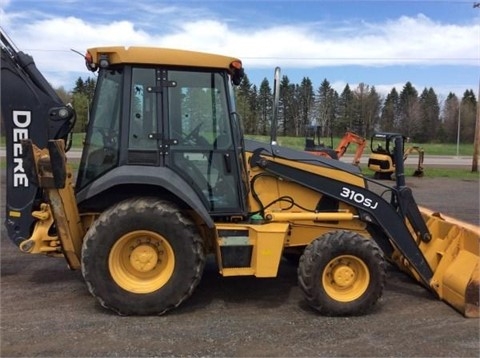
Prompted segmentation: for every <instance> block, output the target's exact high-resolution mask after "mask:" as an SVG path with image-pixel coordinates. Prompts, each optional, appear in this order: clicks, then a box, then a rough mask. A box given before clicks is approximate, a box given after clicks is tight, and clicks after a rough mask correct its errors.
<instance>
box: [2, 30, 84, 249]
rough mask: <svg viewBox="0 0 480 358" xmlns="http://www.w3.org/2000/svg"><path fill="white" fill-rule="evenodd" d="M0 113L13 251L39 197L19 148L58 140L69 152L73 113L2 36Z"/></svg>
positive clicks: (27, 231) (28, 227)
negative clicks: (24, 141) (63, 142)
mask: <svg viewBox="0 0 480 358" xmlns="http://www.w3.org/2000/svg"><path fill="white" fill-rule="evenodd" d="M0 35H1V44H0V45H1V52H2V57H1V69H2V70H1V79H2V80H1V93H2V96H1V108H2V113H1V115H2V122H3V133H4V134H5V137H6V157H7V158H6V161H7V170H6V175H7V176H6V184H7V195H6V197H7V198H6V199H7V200H6V210H7V212H6V227H7V231H8V236H9V237H10V239H11V240H12V241H14V242H15V243H16V244H17V245H18V244H19V243H20V242H21V241H23V240H25V239H26V238H28V237H29V236H30V233H31V229H32V223H33V221H34V219H33V217H32V215H31V213H32V211H33V210H35V205H36V203H35V201H36V199H39V198H40V197H41V193H40V192H39V190H38V188H37V186H36V185H34V184H33V183H31V182H30V181H29V180H28V176H27V173H26V170H25V168H24V160H23V152H22V143H21V141H22V140H23V139H27V138H28V139H31V140H32V142H33V144H35V145H36V146H37V147H39V148H45V147H46V146H47V143H48V141H49V140H50V139H63V140H64V141H65V143H66V145H67V146H68V144H69V138H70V133H71V130H72V128H73V125H74V122H75V111H74V110H73V108H72V107H71V106H70V105H65V104H64V103H63V102H62V100H61V99H60V97H59V96H58V95H57V94H56V93H55V90H54V89H53V88H52V86H51V85H50V84H49V83H48V81H47V80H46V79H45V77H44V76H43V75H42V74H41V73H40V71H39V70H38V69H37V67H36V65H35V62H34V61H33V58H32V57H31V56H30V55H28V54H25V53H23V52H21V51H18V50H17V49H16V46H14V44H13V43H12V41H11V40H10V39H9V38H8V36H7V35H6V34H5V33H4V31H3V30H1V33H0Z"/></svg>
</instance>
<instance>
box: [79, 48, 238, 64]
mask: <svg viewBox="0 0 480 358" xmlns="http://www.w3.org/2000/svg"><path fill="white" fill-rule="evenodd" d="M87 51H88V53H90V54H91V55H92V58H93V62H94V63H95V64H97V65H98V63H99V57H100V55H108V60H109V62H110V64H120V63H135V64H150V65H166V66H169V65H171V66H192V67H208V68H224V69H230V64H231V63H232V62H240V63H241V61H240V60H239V59H237V58H234V57H228V56H222V55H216V54H209V53H204V52H196V51H185V50H176V49H167V48H155V47H121V46H115V47H96V48H90V49H88V50H87Z"/></svg>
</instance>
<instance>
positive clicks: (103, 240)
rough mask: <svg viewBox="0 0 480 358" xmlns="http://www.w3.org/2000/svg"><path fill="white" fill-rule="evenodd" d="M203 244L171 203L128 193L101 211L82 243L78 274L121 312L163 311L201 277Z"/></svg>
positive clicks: (102, 299) (101, 299)
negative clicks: (79, 272) (80, 267)
mask: <svg viewBox="0 0 480 358" xmlns="http://www.w3.org/2000/svg"><path fill="white" fill-rule="evenodd" d="M204 265H205V253H204V245H203V240H202V238H201V236H200V235H199V234H198V231H197V230H196V227H195V225H194V224H193V222H192V221H191V220H190V219H189V218H188V217H186V216H185V215H183V214H182V212H181V211H180V210H179V209H178V208H177V207H176V206H174V205H173V204H171V203H169V202H166V201H163V200H158V199H155V198H136V199H128V200H125V201H123V202H120V203H118V204H115V205H114V206H112V207H111V208H109V209H108V210H106V211H105V212H103V213H102V214H101V215H100V217H99V218H98V220H96V221H95V223H94V224H93V225H92V227H91V228H90V229H89V230H88V232H87V235H86V237H85V240H84V242H83V247H82V274H83V277H84V279H85V282H86V283H87V286H88V289H89V291H90V293H91V294H92V295H93V296H94V297H96V298H97V299H98V301H99V302H100V304H101V305H102V306H103V307H105V308H108V309H110V310H113V311H115V312H117V313H118V314H121V315H151V314H157V315H161V314H163V313H165V312H167V311H168V310H170V309H172V308H175V307H177V306H178V305H180V304H181V303H182V302H183V301H185V300H186V299H187V298H188V297H190V295H191V294H192V292H193V291H194V289H195V287H196V286H197V285H198V283H199V282H200V279H201V276H202V273H203V268H204Z"/></svg>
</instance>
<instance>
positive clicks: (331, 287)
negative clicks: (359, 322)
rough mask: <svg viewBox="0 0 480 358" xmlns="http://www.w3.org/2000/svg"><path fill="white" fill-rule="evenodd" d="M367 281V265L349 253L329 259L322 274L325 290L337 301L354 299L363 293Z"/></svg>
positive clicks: (368, 275)
mask: <svg viewBox="0 0 480 358" xmlns="http://www.w3.org/2000/svg"><path fill="white" fill-rule="evenodd" d="M369 283H370V273H369V271H368V267H367V265H365V263H364V262H363V261H362V260H361V259H359V258H358V257H355V256H351V255H342V256H338V257H336V258H334V259H333V260H331V261H330V262H329V263H328V265H327V266H326V267H325V270H324V271H323V275H322V284H323V287H324V289H325V292H326V293H327V295H328V296H330V297H331V298H332V299H334V300H335V301H339V302H351V301H354V300H356V299H357V298H359V297H360V296H362V295H363V294H364V293H365V291H366V290H367V288H368V285H369Z"/></svg>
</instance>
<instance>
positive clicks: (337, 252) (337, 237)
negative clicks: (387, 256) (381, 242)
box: [298, 231, 387, 316]
mask: <svg viewBox="0 0 480 358" xmlns="http://www.w3.org/2000/svg"><path fill="white" fill-rule="evenodd" d="M386 276H387V274H386V263H385V260H384V258H383V255H382V253H381V250H380V248H379V247H378V245H377V244H376V243H375V241H373V240H370V239H367V238H364V237H362V236H361V235H359V234H357V233H354V232H350V231H335V232H329V233H326V234H324V235H322V236H320V237H319V238H317V239H315V240H314V241H313V242H312V243H310V244H309V245H308V246H307V247H306V248H305V251H304V254H303V255H302V257H301V258H300V264H299V267H298V282H299V286H300V289H301V290H302V291H303V293H304V296H305V299H306V301H307V302H308V304H309V305H310V306H311V307H313V308H314V309H316V310H317V311H319V312H320V313H321V314H323V315H326V316H346V315H361V314H364V313H366V312H367V311H368V310H370V309H371V308H372V306H373V305H374V304H375V303H376V302H377V300H378V299H379V298H380V297H381V295H382V293H383V288H384V286H385V281H386Z"/></svg>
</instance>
